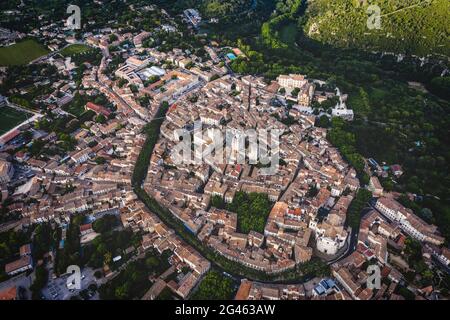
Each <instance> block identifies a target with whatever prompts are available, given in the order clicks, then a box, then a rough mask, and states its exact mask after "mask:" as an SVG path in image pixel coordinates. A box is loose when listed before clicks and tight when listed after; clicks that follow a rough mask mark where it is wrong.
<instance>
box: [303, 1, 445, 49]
mask: <svg viewBox="0 0 450 320" xmlns="http://www.w3.org/2000/svg"><path fill="white" fill-rule="evenodd" d="M370 5H377V6H378V7H379V8H380V12H379V14H380V15H379V16H380V20H379V22H380V25H379V29H378V28H368V26H367V22H368V19H369V24H370V22H373V23H372V25H375V22H376V20H377V19H378V18H377V15H378V13H377V12H376V11H371V9H369V6H370ZM307 17H308V22H307V23H306V24H305V29H304V30H305V33H307V34H308V35H309V36H310V37H312V38H313V39H316V40H319V41H321V42H325V43H328V44H332V45H337V46H340V47H357V48H363V49H370V50H376V51H391V52H397V53H410V54H417V55H420V56H424V55H427V54H429V53H435V54H444V55H447V56H450V41H449V33H450V24H449V23H448V22H449V20H450V1H448V0H427V1H423V0H411V1H405V0H377V1H369V0H353V1H350V0H333V1H329V0H315V1H309V5H308V10H307Z"/></svg>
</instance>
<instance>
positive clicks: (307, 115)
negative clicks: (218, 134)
mask: <svg viewBox="0 0 450 320" xmlns="http://www.w3.org/2000/svg"><path fill="white" fill-rule="evenodd" d="M131 10H132V11H141V12H142V13H145V14H153V15H157V16H159V17H160V18H161V25H160V27H158V28H154V29H152V30H151V31H146V30H143V29H137V28H128V27H127V28H125V27H124V28H120V27H119V28H112V27H106V26H102V27H98V26H97V25H96V24H95V22H94V21H87V22H86V23H87V25H92V27H91V28H89V31H83V29H82V30H81V31H82V32H81V33H79V34H78V36H77V37H75V36H74V35H72V31H71V29H70V26H66V25H65V21H62V20H61V21H60V22H59V23H55V22H52V23H50V24H43V25H40V26H39V27H36V28H34V29H33V30H31V31H30V32H29V34H23V33H20V32H18V31H14V30H8V29H6V28H1V29H0V40H1V43H2V45H3V46H6V45H11V44H14V43H16V42H20V41H22V39H23V38H26V37H31V36H32V37H35V38H38V39H40V40H41V42H43V43H45V44H46V47H47V48H48V49H49V51H48V53H47V54H45V55H43V56H41V57H39V58H37V59H35V60H33V61H32V62H30V63H29V64H28V65H27V66H26V67H27V68H28V69H27V70H26V71H25V73H21V74H17V73H15V72H19V71H14V70H13V71H11V70H10V69H8V68H7V67H3V66H2V67H0V83H1V85H2V95H0V110H2V111H1V112H2V115H3V110H5V112H6V111H8V112H10V111H11V112H14V113H19V114H21V115H22V118H21V120H20V121H19V122H18V123H16V124H14V126H13V127H11V128H8V129H7V130H3V121H2V128H1V129H2V131H1V137H0V187H1V212H0V215H1V220H0V267H1V268H2V270H0V300H16V299H23V300H29V299H45V300H68V299H83V300H89V299H92V300H99V299H101V300H103V299H105V300H110V299H142V300H155V299H175V300H182V299H205V296H204V295H202V294H204V292H208V290H210V289H209V287H211V286H214V285H215V283H216V285H217V282H220V281H222V282H224V283H226V284H227V286H228V287H229V290H230V292H229V293H228V295H226V296H222V297H220V298H222V299H235V300H370V299H373V300H404V299H412V300H414V299H415V300H424V299H429V300H438V299H446V298H448V291H447V289H446V288H445V280H444V279H445V278H446V277H448V275H449V273H450V249H448V247H447V246H446V245H447V242H446V239H445V238H444V236H443V235H442V233H441V231H440V228H438V227H437V226H436V225H434V224H432V223H429V222H426V221H425V220H424V219H422V218H421V217H419V216H418V215H417V212H415V211H413V210H412V209H410V208H408V207H407V206H406V204H405V203H406V202H405V198H406V200H409V201H414V199H415V197H417V195H415V194H412V193H406V195H405V194H401V193H398V192H395V191H393V190H386V189H385V188H384V187H383V186H382V183H381V182H380V180H382V179H386V178H389V179H392V181H395V180H396V179H400V178H401V176H402V175H404V174H406V172H404V171H403V168H402V166H401V165H399V164H396V163H393V164H387V163H382V164H378V162H377V161H376V160H374V159H373V158H364V159H363V160H362V166H361V168H356V167H354V165H353V164H354V163H353V162H352V160H351V159H349V157H347V156H346V154H345V152H342V151H341V150H340V149H339V148H338V146H337V145H336V144H335V143H334V141H335V139H333V136H335V133H334V132H333V130H335V129H334V128H333V129H331V128H329V127H327V126H322V125H321V122H322V121H327V122H328V123H337V124H339V125H341V126H345V125H346V124H347V123H350V122H352V121H354V119H355V114H354V111H353V110H352V106H351V104H350V103H349V95H348V94H346V93H344V92H343V90H341V89H340V88H339V87H337V86H332V87H330V86H329V85H328V83H327V82H326V79H314V78H313V77H311V76H309V75H308V74H301V73H289V72H287V73H284V74H283V73H280V74H278V75H277V76H276V77H275V78H274V79H271V80H267V79H265V78H264V77H263V76H260V75H245V74H239V73H237V72H234V71H233V69H232V67H231V66H232V63H233V61H234V60H239V61H245V60H246V59H247V60H248V59H249V57H248V53H247V52H246V50H244V49H243V48H239V47H238V46H228V45H227V44H221V43H220V42H218V41H215V40H208V39H203V38H202V39H201V40H196V42H195V44H192V46H191V47H190V48H185V47H177V46H176V45H175V46H167V43H166V41H165V40H164V37H167V38H169V37H172V38H178V37H181V38H182V37H183V35H184V34H185V33H188V34H195V33H197V32H198V25H199V24H200V23H201V21H202V17H201V14H200V13H199V12H198V11H197V10H195V9H188V10H185V11H183V12H182V13H181V14H180V15H179V16H176V17H174V16H171V15H169V13H167V12H166V11H165V10H164V9H161V8H159V7H157V6H154V5H147V6H142V7H135V8H132V9H131ZM44 20H45V19H44ZM161 38H162V39H163V41H161ZM172 38H171V39H172ZM149 44H152V45H149ZM12 77H13V78H14V77H16V78H17V80H13V78H12ZM20 97H32V102H31V103H29V102H28V101H25V102H24V100H23V98H20ZM196 123H197V124H198V123H200V124H201V125H202V129H201V132H200V133H201V134H202V138H201V139H199V140H196V139H194V142H193V143H192V148H194V149H195V147H197V146H201V147H202V148H203V149H205V148H208V147H211V146H212V145H213V144H214V143H216V142H215V141H213V139H212V137H211V136H209V134H210V133H211V132H212V131H211V130H221V131H223V132H224V131H225V130H231V131H233V132H244V131H246V130H249V129H255V130H258V129H271V130H273V129H277V130H280V132H281V135H280V137H279V145H278V150H279V151H278V153H279V154H278V155H279V163H278V165H277V169H276V173H275V174H265V173H264V169H265V168H266V167H267V165H265V164H263V163H259V162H258V163H257V164H251V163H249V162H248V161H245V162H244V163H238V161H237V158H238V154H239V153H241V152H242V151H243V150H242V145H239V144H237V143H233V144H231V145H227V146H226V148H225V149H226V150H225V151H226V152H227V154H228V155H229V156H230V158H229V159H228V161H226V162H221V163H217V162H215V161H214V160H213V159H212V158H208V157H206V158H205V159H204V161H202V162H201V163H193V162H188V163H181V164H180V163H177V162H175V161H174V157H173V150H174V149H175V146H176V145H177V143H179V142H180V141H179V137H178V136H177V135H176V134H174V133H175V132H177V131H179V130H186V131H187V132H189V135H194V133H193V131H194V125H195V124H196ZM330 136H331V137H332V138H331V139H330V138H329V137H330ZM220 144H221V145H223V146H225V144H226V143H225V138H224V140H223V141H220ZM245 148H246V147H245V146H244V149H245ZM246 160H247V159H246ZM364 175H365V176H366V178H367V179H366V180H367V181H365V179H363V176H364ZM71 265H76V266H79V267H80V268H81V287H75V286H73V285H72V284H71V283H69V282H67V281H66V279H68V278H69V277H70V276H71V274H70V272H68V271H67V270H68V269H67V268H68V267H69V266H71ZM371 266H372V267H373V266H375V267H376V268H378V270H379V271H380V279H379V280H380V283H379V286H378V287H377V286H375V287H374V286H373V285H372V283H371V282H370V281H371V279H372V273H371V271H370V268H369V267H371ZM419 266H420V270H418V269H419ZM436 279H440V280H439V281H436ZM214 281H216V282H214ZM441 283H442V287H440V285H441ZM206 298H207V297H206Z"/></svg>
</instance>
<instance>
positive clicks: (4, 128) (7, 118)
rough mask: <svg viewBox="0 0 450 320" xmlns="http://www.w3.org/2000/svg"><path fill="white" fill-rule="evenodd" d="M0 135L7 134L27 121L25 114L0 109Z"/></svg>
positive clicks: (11, 109) (5, 108) (4, 108)
mask: <svg viewBox="0 0 450 320" xmlns="http://www.w3.org/2000/svg"><path fill="white" fill-rule="evenodd" d="M0 115H1V116H0V134H4V133H5V132H8V131H9V130H11V129H12V128H14V127H15V126H17V125H18V124H19V123H21V122H23V121H25V120H26V119H27V114H26V113H24V112H20V111H17V110H16V109H13V108H10V107H1V108H0Z"/></svg>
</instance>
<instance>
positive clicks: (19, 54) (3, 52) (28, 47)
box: [0, 39, 49, 66]
mask: <svg viewBox="0 0 450 320" xmlns="http://www.w3.org/2000/svg"><path fill="white" fill-rule="evenodd" d="M48 52H49V51H48V50H47V49H46V48H45V47H44V46H43V45H41V44H40V43H38V42H36V41H35V40H33V39H27V40H24V41H21V42H18V43H16V44H13V45H11V46H8V47H2V48H0V66H11V65H20V64H27V63H28V62H30V61H33V60H34V59H37V58H39V57H41V56H43V55H45V54H47V53H48Z"/></svg>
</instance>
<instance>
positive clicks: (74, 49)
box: [59, 44, 91, 57]
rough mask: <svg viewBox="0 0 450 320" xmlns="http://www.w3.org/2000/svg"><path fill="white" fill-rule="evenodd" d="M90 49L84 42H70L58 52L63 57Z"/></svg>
mask: <svg viewBox="0 0 450 320" xmlns="http://www.w3.org/2000/svg"><path fill="white" fill-rule="evenodd" d="M89 50H91V47H89V46H87V45H84V44H72V45H70V46H68V47H66V48H64V49H62V50H61V51H60V52H59V53H61V54H62V55H63V56H65V57H69V56H73V55H76V54H80V53H85V52H88V51H89Z"/></svg>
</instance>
